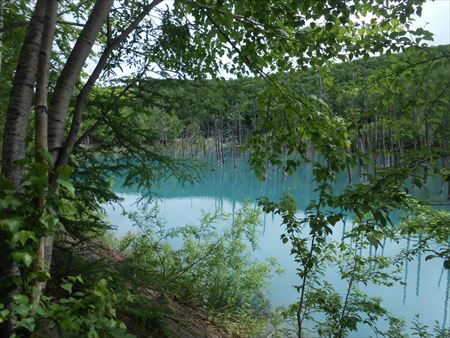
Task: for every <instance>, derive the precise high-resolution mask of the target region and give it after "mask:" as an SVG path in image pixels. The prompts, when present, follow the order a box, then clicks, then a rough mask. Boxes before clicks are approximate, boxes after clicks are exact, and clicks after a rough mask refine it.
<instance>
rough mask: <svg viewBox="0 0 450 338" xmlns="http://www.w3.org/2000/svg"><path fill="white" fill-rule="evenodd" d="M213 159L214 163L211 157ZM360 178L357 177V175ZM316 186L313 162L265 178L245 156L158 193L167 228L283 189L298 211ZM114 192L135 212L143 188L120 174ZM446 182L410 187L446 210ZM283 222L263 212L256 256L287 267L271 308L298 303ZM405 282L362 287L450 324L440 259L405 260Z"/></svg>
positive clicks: (392, 307) (114, 216) (121, 221)
mask: <svg viewBox="0 0 450 338" xmlns="http://www.w3.org/2000/svg"><path fill="white" fill-rule="evenodd" d="M207 160H209V162H210V163H214V158H213V157H212V156H211V157H210V158H209V159H207ZM354 179H356V178H354ZM347 184H348V176H347V174H345V173H343V174H341V175H338V177H337V180H336V184H335V187H334V188H335V191H342V190H343V189H344V187H345V186H346V185H347ZM314 188H315V184H314V182H313V180H312V170H311V165H304V166H303V167H302V168H300V169H299V170H298V171H297V172H296V173H295V174H293V175H292V176H289V177H288V178H285V177H284V175H283V173H282V172H281V171H280V170H277V169H272V170H270V173H269V175H268V178H267V180H266V181H265V182H261V181H259V180H257V179H256V178H255V176H254V174H253V173H252V172H251V170H250V169H249V167H248V165H247V162H246V158H245V156H243V157H242V158H241V159H240V161H238V162H235V161H233V160H231V159H228V160H227V161H226V163H225V165H224V166H216V168H215V170H214V171H212V172H210V173H208V174H206V175H204V177H203V178H202V180H201V181H200V182H199V183H197V184H195V185H182V184H180V183H179V182H177V181H176V180H175V179H169V180H168V181H166V182H164V183H162V184H161V185H160V186H159V187H158V188H157V189H156V191H155V192H156V194H157V196H158V198H157V199H156V203H158V205H159V208H160V215H161V216H162V218H163V219H165V221H166V222H167V224H168V225H169V226H183V225H186V224H198V223H199V222H200V221H199V220H200V218H201V215H202V210H203V211H207V212H215V211H223V212H226V213H229V214H231V215H233V213H234V212H235V210H237V209H238V208H239V206H240V205H241V204H242V203H243V202H244V201H245V200H247V199H250V200H251V201H253V202H256V199H257V198H259V197H261V196H266V197H269V198H270V199H273V200H278V198H279V197H280V196H281V194H282V193H283V192H290V193H291V194H292V195H293V196H294V197H295V198H296V200H297V203H298V207H299V210H300V213H302V211H301V210H304V209H305V207H306V206H307V204H308V203H309V202H310V201H311V200H312V199H315V198H317V193H316V192H314ZM114 189H115V192H116V193H118V194H119V196H121V197H122V198H123V202H122V206H123V207H124V208H125V210H127V211H132V210H137V209H138V208H139V206H138V205H137V204H136V201H138V200H139V199H140V198H141V196H142V192H138V191H136V190H135V189H132V188H127V189H124V188H123V187H121V178H117V180H116V184H115V186H114ZM445 192H446V186H443V185H442V183H441V182H440V181H439V180H437V179H435V178H430V180H429V182H428V184H427V186H426V187H425V188H424V189H422V190H421V191H412V193H413V194H415V195H417V196H419V197H421V198H431V202H432V203H433V204H434V205H435V207H437V208H448V205H446V204H447V203H448V201H447V200H446V193H445ZM106 211H107V214H108V217H109V219H110V221H111V222H112V223H113V224H114V225H116V226H117V233H118V234H119V235H121V234H125V233H126V232H128V231H135V230H136V229H133V228H132V226H131V223H130V221H129V220H128V219H127V218H126V217H125V216H123V215H122V208H120V207H118V206H117V205H116V206H111V205H108V206H106ZM280 224H281V221H280V219H279V218H278V217H274V216H272V215H265V216H264V219H263V229H261V233H262V236H261V238H260V241H259V247H260V249H259V250H257V251H256V252H255V253H254V254H255V256H256V257H257V258H258V259H260V260H265V259H266V258H269V257H275V258H277V260H278V262H279V263H280V264H281V265H282V266H283V267H284V268H285V269H286V271H285V273H284V274H282V275H281V276H278V275H276V276H274V277H273V278H272V279H271V282H270V287H269V298H270V300H271V303H272V305H273V306H279V305H289V304H291V303H294V302H295V301H296V300H297V298H298V295H297V293H296V291H295V290H294V288H293V286H294V285H298V284H299V278H298V277H297V276H296V274H295V270H296V268H297V265H296V264H295V262H294V260H293V258H292V256H290V255H289V250H290V246H289V245H283V244H282V243H281V241H280V235H281V233H282V232H283V228H282V226H280ZM351 226H352V224H351V219H348V220H347V221H346V222H345V224H339V225H337V226H336V227H335V232H334V234H333V236H332V237H333V238H335V239H340V238H342V236H343V234H344V232H345V231H346V230H347V231H348V230H349V229H350V228H351ZM408 245H412V244H411V243H409V242H408V241H407V240H405V241H404V242H401V243H400V244H396V243H386V244H385V246H384V247H383V248H378V250H375V248H370V249H369V250H368V252H366V253H365V254H381V253H384V254H386V255H394V254H397V253H399V252H400V250H401V249H402V248H405V247H407V246H408ZM402 273H403V281H402V282H403V283H404V285H401V284H400V283H398V284H396V285H395V286H394V287H391V288H388V287H381V286H376V287H375V286H371V287H368V288H364V291H365V292H366V293H368V294H369V295H370V296H376V297H381V298H382V299H383V306H385V307H386V308H387V309H388V310H389V311H390V312H392V313H393V314H394V315H396V316H397V317H403V318H404V319H405V320H406V322H407V323H410V322H411V321H412V319H413V317H414V315H415V314H419V315H420V319H421V321H422V322H424V323H426V324H428V325H429V326H433V324H434V321H436V320H438V321H439V322H440V323H441V326H444V327H449V325H450V313H449V290H450V270H445V271H444V270H443V268H442V261H441V260H431V261H426V262H425V261H424V257H418V258H417V259H415V260H414V261H412V262H405V265H404V268H403V272H402ZM327 279H328V280H329V281H330V282H332V283H333V285H334V286H335V287H336V289H337V290H339V291H341V292H344V290H345V287H346V285H345V282H343V281H341V280H340V278H339V276H338V275H337V274H333V273H332V272H330V273H329V274H327ZM371 334H372V332H371V331H370V329H368V328H364V327H361V328H360V329H359V331H358V333H355V334H352V335H351V336H350V337H368V336H369V335H371Z"/></svg>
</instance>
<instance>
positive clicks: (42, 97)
mask: <svg viewBox="0 0 450 338" xmlns="http://www.w3.org/2000/svg"><path fill="white" fill-rule="evenodd" d="M57 13H58V1H57V0H47V7H46V15H45V20H44V34H43V37H42V44H41V50H40V53H39V61H38V72H37V79H36V109H35V114H36V119H35V160H36V163H42V164H45V163H46V160H45V154H46V153H47V151H48V144H47V129H48V128H47V127H48V126H47V100H48V82H49V69H50V58H51V54H52V46H53V38H54V35H55V28H56V18H57ZM45 197H46V196H45V192H43V193H41V194H40V195H39V196H37V197H36V201H35V203H36V209H37V211H38V214H41V213H42V212H43V209H44V205H45ZM48 241H51V239H49V238H48V236H47V237H42V238H41V239H40V241H39V247H38V250H37V259H36V263H35V266H34V269H35V271H36V272H39V271H46V270H48V267H47V266H46V264H45V254H46V252H45V248H46V242H48ZM44 286H45V283H41V282H38V281H36V282H35V291H34V294H33V297H32V302H33V303H39V300H40V296H41V293H42V290H43V288H44Z"/></svg>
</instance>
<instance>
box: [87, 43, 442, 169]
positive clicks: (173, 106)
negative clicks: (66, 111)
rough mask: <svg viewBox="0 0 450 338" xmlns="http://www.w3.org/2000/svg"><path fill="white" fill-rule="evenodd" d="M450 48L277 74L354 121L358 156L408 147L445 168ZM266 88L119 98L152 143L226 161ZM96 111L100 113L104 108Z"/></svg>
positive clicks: (201, 85)
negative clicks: (433, 156)
mask: <svg viewBox="0 0 450 338" xmlns="http://www.w3.org/2000/svg"><path fill="white" fill-rule="evenodd" d="M449 48H450V46H439V47H429V48H420V49H418V48H411V49H410V50H407V51H405V52H404V53H402V54H392V55H388V56H381V57H376V58H375V57H373V58H367V59H364V60H354V61H352V62H346V63H340V64H330V65H328V66H327V67H323V68H321V70H320V71H317V72H315V71H312V70H309V71H293V72H292V73H289V74H281V75H273V76H274V77H277V78H279V80H280V83H281V84H282V85H283V86H286V87H287V88H289V89H291V90H293V91H295V92H297V93H300V94H301V95H304V96H315V97H317V98H318V99H320V100H323V102H325V103H326V104H327V105H328V106H329V107H330V109H331V110H332V111H333V113H334V114H335V115H336V116H338V117H341V118H343V119H345V120H346V121H348V123H349V124H350V125H349V128H350V130H351V131H352V135H351V136H352V146H351V151H352V152H355V153H356V152H359V153H362V154H367V155H370V156H371V157H374V158H376V161H377V163H379V164H381V165H390V164H392V163H394V162H395V161H398V160H399V159H400V158H402V157H403V156H404V154H405V152H408V150H411V149H415V150H417V149H419V148H420V149H423V150H426V151H427V152H432V151H436V152H439V153H440V154H441V156H443V160H444V164H445V163H448V162H447V161H448V158H447V156H448V153H447V151H448V148H449V143H448V142H449V104H450V103H449V102H450V89H449V84H450V82H449V80H448V79H447V77H446V76H443V74H447V73H448V69H449V67H450V65H449V64H450V49H449ZM268 86H269V84H268V83H267V82H265V81H264V80H263V79H261V78H240V79H235V80H225V81H224V80H202V81H192V80H145V79H143V80H141V81H139V83H138V84H137V85H136V86H135V87H134V88H133V89H132V90H131V91H130V93H129V94H128V96H124V97H123V98H122V99H121V100H120V102H121V104H122V105H123V106H124V108H123V109H122V110H121V112H120V113H121V114H123V116H128V114H130V115H129V116H133V121H135V123H136V126H140V128H142V129H145V130H146V134H147V135H149V134H151V135H152V136H153V139H152V140H151V141H150V142H152V143H155V142H156V143H161V144H164V145H167V144H168V143H169V142H172V143H174V141H177V143H178V146H180V147H183V148H185V150H186V153H188V152H189V151H191V152H192V150H193V149H195V151H196V152H198V151H203V150H204V148H205V144H206V145H207V146H208V147H209V149H210V150H214V151H215V152H218V155H219V156H218V158H219V160H221V161H223V151H224V150H223V148H224V147H225V148H227V149H228V151H234V150H233V148H234V147H235V146H237V145H242V144H244V143H245V140H246V137H247V136H248V135H250V134H251V133H252V132H253V131H254V130H255V126H256V125H257V120H258V119H259V118H264V116H262V115H261V114H260V112H261V110H263V109H265V107H264V106H263V105H261V104H260V102H259V99H260V97H261V96H263V95H264V91H265V90H267V88H268ZM111 90H114V89H107V88H102V89H100V88H99V89H98V95H99V96H102V95H105V96H108V95H110V91H111ZM116 90H117V89H116ZM94 107H97V109H100V108H98V107H102V104H101V103H98V104H97V105H96V104H95V103H94V104H93V106H92V109H94ZM106 109H107V108H106ZM131 112H134V113H131ZM95 116H96V115H94V117H95ZM266 118H268V119H270V116H267V117H266ZM138 129H139V128H138ZM92 137H93V138H94V139H95V140H96V141H97V142H100V143H101V142H102V141H101V140H102V139H103V138H105V135H104V134H102V133H101V132H98V133H93V134H92ZM208 142H209V143H208ZM188 148H189V149H188ZM230 149H231V150H230ZM225 151H227V150H225Z"/></svg>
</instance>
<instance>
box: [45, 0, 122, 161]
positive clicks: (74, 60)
mask: <svg viewBox="0 0 450 338" xmlns="http://www.w3.org/2000/svg"><path fill="white" fill-rule="evenodd" d="M112 4H113V0H97V1H96V2H95V5H94V8H93V9H92V12H91V14H90V16H89V19H88V20H87V22H86V24H85V26H84V27H83V29H82V31H81V33H80V36H79V37H78V39H77V42H76V43H75V46H74V47H73V49H72V52H71V53H70V55H69V58H68V60H67V62H66V64H65V66H64V68H63V70H62V72H61V75H60V76H59V78H58V80H57V82H56V86H55V90H54V92H53V96H52V100H51V102H50V107H49V111H48V148H49V151H50V153H51V154H52V156H53V159H54V161H56V159H57V156H58V152H59V151H60V149H61V147H62V144H63V141H64V132H65V125H66V117H67V110H68V107H69V103H70V99H71V97H72V94H73V91H74V88H75V84H76V82H77V80H78V79H79V77H80V73H81V70H82V69H83V66H84V65H85V62H86V59H87V57H88V56H89V53H90V52H91V50H92V47H93V45H94V43H95V41H96V39H97V36H98V34H99V33H100V29H101V27H102V25H103V23H104V22H105V21H106V17H107V16H108V13H109V11H110V10H111V7H112Z"/></svg>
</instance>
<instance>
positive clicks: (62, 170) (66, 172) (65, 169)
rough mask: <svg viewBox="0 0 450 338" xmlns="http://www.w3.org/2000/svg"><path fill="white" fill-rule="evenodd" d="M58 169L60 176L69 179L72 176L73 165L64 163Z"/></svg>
mask: <svg viewBox="0 0 450 338" xmlns="http://www.w3.org/2000/svg"><path fill="white" fill-rule="evenodd" d="M56 171H57V172H58V174H59V177H60V178H62V179H66V180H67V179H69V178H70V176H72V171H73V168H72V167H71V166H68V165H64V166H61V167H59V168H58V169H57V170H56Z"/></svg>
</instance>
